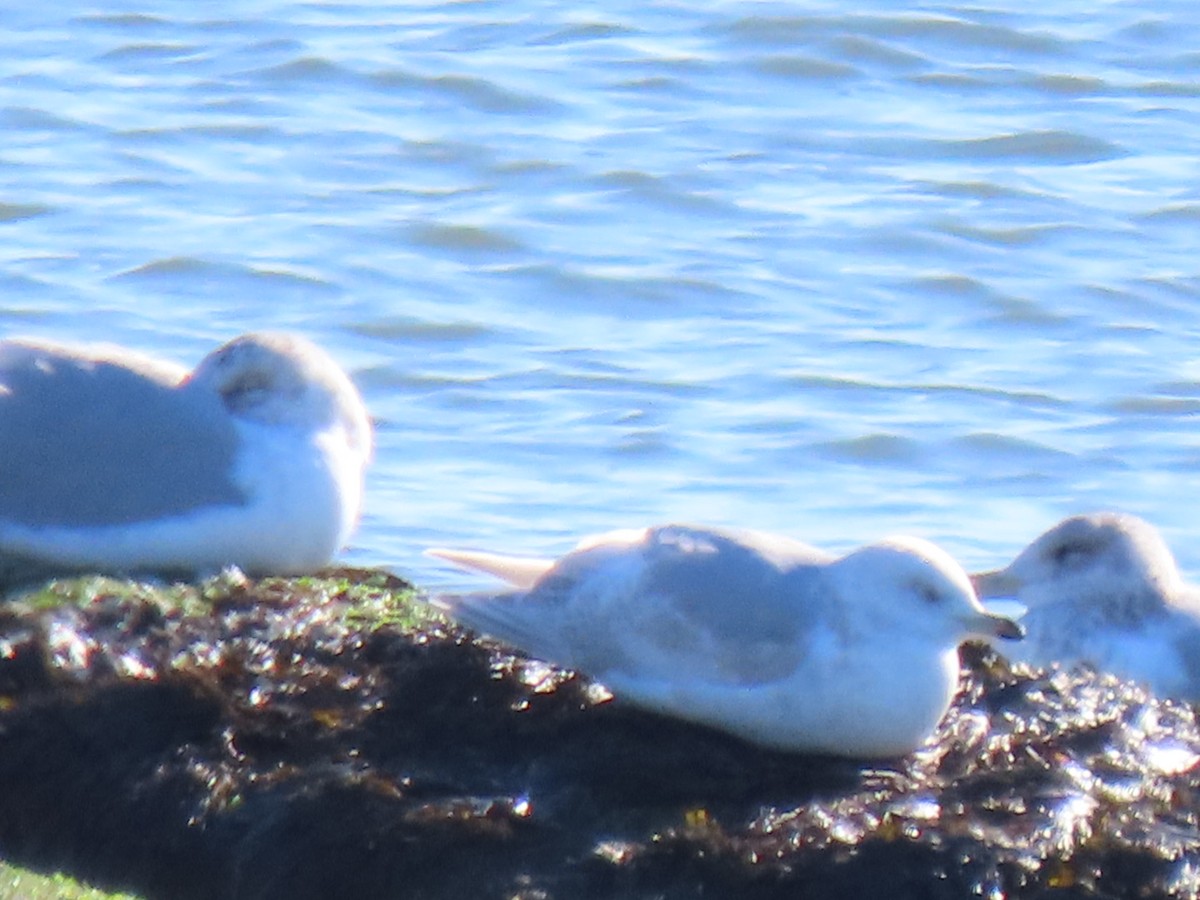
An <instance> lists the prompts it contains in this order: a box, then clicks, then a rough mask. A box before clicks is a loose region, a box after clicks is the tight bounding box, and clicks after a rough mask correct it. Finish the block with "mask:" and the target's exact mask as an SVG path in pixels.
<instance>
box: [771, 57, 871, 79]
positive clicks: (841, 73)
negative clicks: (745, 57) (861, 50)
mask: <svg viewBox="0 0 1200 900" xmlns="http://www.w3.org/2000/svg"><path fill="white" fill-rule="evenodd" d="M754 68H755V69H756V70H757V71H758V72H760V73H762V74H763V75H771V76H774V77H776V78H789V79H795V80H799V81H844V80H846V79H850V78H858V77H860V76H861V75H862V73H861V72H859V71H858V69H856V68H855V67H854V66H851V65H847V64H846V63H840V62H829V61H828V60H823V59H816V58H814V57H810V56H767V57H763V58H762V59H759V60H756V61H755V63H754Z"/></svg>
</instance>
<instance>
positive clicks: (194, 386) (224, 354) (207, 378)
mask: <svg viewBox="0 0 1200 900" xmlns="http://www.w3.org/2000/svg"><path fill="white" fill-rule="evenodd" d="M186 388H187V389H189V390H210V391H213V392H215V393H216V395H217V396H218V397H219V398H220V400H221V402H222V404H224V406H225V408H226V409H227V410H228V411H229V413H230V414H231V415H233V416H235V417H238V418H241V419H245V420H249V421H255V422H259V423H262V424H267V425H284V426H291V427H295V428H301V429H304V430H307V431H328V430H331V429H339V430H340V431H341V432H342V434H343V436H344V438H345V440H346V442H347V444H348V445H349V446H350V447H351V448H353V450H354V451H355V453H356V454H357V455H359V456H360V457H361V458H362V460H363V461H364V462H365V461H366V460H367V459H368V458H369V457H370V455H371V423H370V419H369V418H368V416H367V411H366V408H365V406H364V405H363V401H362V397H361V396H360V395H359V393H358V389H357V388H355V386H354V383H353V382H352V381H351V380H350V378H349V376H347V375H346V373H345V372H343V371H342V370H341V369H340V368H339V367H338V365H337V363H335V362H334V361H333V359H332V358H330V356H329V354H327V353H326V352H325V351H324V350H322V349H321V348H320V347H318V346H317V345H316V344H313V343H312V342H311V341H308V340H306V339H304V338H302V337H299V336H298V335H294V334H280V333H269V332H264V333H256V334H245V335H242V336H241V337H238V338H234V339H233V340H231V341H229V342H228V343H226V344H224V345H222V346H221V347H218V348H217V349H216V350H214V351H213V352H212V353H210V354H209V355H208V356H206V357H205V358H204V359H203V360H202V361H201V362H200V365H198V366H197V367H196V369H195V371H194V372H192V374H191V375H190V376H189V377H188V379H187V382H186Z"/></svg>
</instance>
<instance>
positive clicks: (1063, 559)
mask: <svg viewBox="0 0 1200 900" xmlns="http://www.w3.org/2000/svg"><path fill="white" fill-rule="evenodd" d="M1088 549H1089V548H1088V547H1086V546H1084V545H1083V544H1077V543H1067V544H1059V545H1058V546H1057V547H1055V548H1054V549H1053V550H1052V551H1051V552H1050V558H1051V559H1053V560H1054V562H1055V564H1056V565H1060V566H1075V565H1078V564H1079V563H1081V562H1083V560H1084V559H1085V558H1086V557H1087V555H1088Z"/></svg>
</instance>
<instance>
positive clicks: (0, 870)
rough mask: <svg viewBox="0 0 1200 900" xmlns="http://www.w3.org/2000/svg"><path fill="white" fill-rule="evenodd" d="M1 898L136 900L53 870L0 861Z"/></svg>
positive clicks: (133, 896) (4, 899)
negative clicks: (49, 871) (31, 868)
mask: <svg viewBox="0 0 1200 900" xmlns="http://www.w3.org/2000/svg"><path fill="white" fill-rule="evenodd" d="M0 900H139V898H138V897H136V896H135V895H133V894H124V893H109V892H107V891H103V890H100V889H99V888H94V887H89V886H88V885H85V884H83V883H81V882H79V881H76V880H75V879H73V878H71V877H69V876H68V875H65V874H63V873H62V872H56V873H54V874H52V875H44V874H42V873H40V872H33V871H30V870H29V869H22V868H20V867H18V866H14V865H11V864H9V863H6V862H3V861H0Z"/></svg>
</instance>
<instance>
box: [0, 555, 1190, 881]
mask: <svg viewBox="0 0 1200 900" xmlns="http://www.w3.org/2000/svg"><path fill="white" fill-rule="evenodd" d="M327 574H328V577H321V578H313V579H297V580H286V579H266V580H263V581H258V582H253V581H248V580H246V579H244V578H241V577H238V576H237V575H236V574H227V575H225V576H222V577H221V578H219V579H215V580H213V581H210V582H207V583H205V584H202V585H199V586H196V587H169V588H151V587H145V586H140V585H136V584H131V583H127V582H112V581H107V580H83V581H77V582H63V583H58V584H55V585H52V586H51V587H50V588H48V589H47V590H45V591H42V592H40V593H39V594H36V595H32V596H29V597H26V598H24V599H22V600H20V601H17V602H15V603H13V604H10V605H8V606H6V607H5V608H3V610H0V792H2V796H3V797H4V802H3V803H0V854H2V855H3V856H4V857H5V858H7V859H8V860H10V861H12V862H16V863H19V864H22V865H29V866H33V867H45V868H55V869H65V870H67V871H69V872H71V873H72V874H75V875H77V876H79V877H83V878H86V879H88V880H89V881H91V882H92V883H96V884H101V885H106V886H110V887H119V888H122V889H125V890H129V891H131V892H133V893H136V894H138V895H140V896H143V897H181V898H187V897H197V898H199V897H206V898H207V897H234V898H276V897H279V898H284V897H288V898H293V897H294V898H307V897H313V898H316V897H366V898H371V897H402V896H403V897H462V896H476V897H497V898H500V897H503V898H508V897H526V898H553V897H564V898H566V897H571V898H576V897H584V898H587V897H597V898H599V897H636V898H641V897H645V898H650V897H669V898H676V897H678V898H684V897H713V896H730V897H733V896H736V897H796V896H804V897H845V896H857V897H873V896H877V897H889V898H890V897H914V898H915V897H966V896H981V897H992V898H999V897H1093V896H1095V897H1103V896H1124V895H1131V894H1136V895H1138V896H1188V895H1193V894H1195V893H1196V891H1197V889H1198V887H1197V874H1196V873H1197V872H1198V871H1200V868H1198V866H1200V831H1198V830H1197V817H1198V814H1200V777H1198V775H1197V772H1198V771H1200V770H1198V768H1197V765H1198V763H1200V729H1198V728H1197V724H1196V721H1195V716H1194V714H1193V711H1192V710H1191V708H1190V707H1187V706H1183V705H1178V704H1174V703H1171V702H1166V701H1162V700H1158V699H1156V698H1154V697H1152V696H1150V695H1148V694H1147V693H1146V692H1144V691H1142V690H1141V689H1139V688H1137V687H1134V686H1131V685H1129V684H1126V683H1123V682H1119V681H1116V680H1114V679H1112V678H1108V677H1102V676H1096V675H1093V674H1089V673H1086V672H1078V673H1051V674H1038V673H1034V672H1031V671H1025V670H1019V669H1018V670H1013V669H1011V668H1010V667H1008V666H1007V665H1006V664H1004V663H1003V661H1002V660H999V659H998V658H997V657H995V656H994V655H992V654H990V653H989V652H987V651H984V650H982V649H980V648H973V647H971V646H968V647H966V648H964V678H963V687H962V690H961V691H960V692H959V695H958V697H957V698H956V700H955V703H954V705H953V707H952V708H951V711H950V713H949V715H947V717H946V718H945V720H944V721H943V722H942V724H941V726H940V728H939V730H938V732H937V734H936V735H935V737H934V738H933V739H932V740H931V741H930V742H929V743H928V744H927V745H926V746H925V747H923V748H922V749H921V750H919V751H918V752H916V753H914V754H910V755H909V756H906V757H903V758H900V759H892V760H879V761H874V762H870V763H863V762H854V761H848V760H841V759H834V758H825V757H813V756H801V755H789V754H784V753H774V752H770V751H765V750H761V749H758V748H755V747H753V746H750V745H748V744H745V743H743V742H741V741H739V740H737V739H735V738H732V737H729V736H726V735H723V734H720V733H717V732H714V731H711V730H709V729H706V728H703V727H699V726H693V725H689V724H686V723H683V722H676V721H673V720H670V719H665V718H662V717H659V716H656V715H653V714H650V713H645V712H641V711H638V710H636V709H633V708H630V707H629V706H627V705H625V704H622V703H621V702H619V701H615V700H613V699H612V698H611V697H610V696H609V695H608V694H607V692H606V691H604V690H603V688H601V687H600V686H598V685H595V684H592V683H590V682H588V681H586V680H585V679H582V678H580V677H578V676H576V675H574V674H573V673H570V672H563V671H560V670H557V669H554V668H551V667H549V666H546V665H544V664H542V663H540V662H537V661H533V660H528V659H524V658H522V657H517V656H513V655H512V654H510V653H508V652H506V651H505V649H504V648H502V647H499V646H497V645H494V644H489V643H486V642H478V641H475V640H473V639H471V638H470V637H469V636H468V635H466V634H464V633H462V632H461V631H458V630H457V629H455V628H453V627H452V626H449V625H447V624H445V623H443V622H441V621H439V620H437V619H435V618H432V617H430V616H429V615H428V614H426V613H424V612H423V610H422V608H421V606H420V604H416V605H414V604H412V602H411V598H412V591H411V589H410V588H409V587H408V586H407V585H405V584H403V583H402V582H400V581H399V580H398V579H394V578H392V577H390V576H387V575H384V574H382V573H372V572H353V571H343V572H335V573H327Z"/></svg>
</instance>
